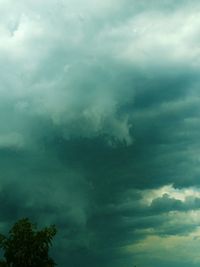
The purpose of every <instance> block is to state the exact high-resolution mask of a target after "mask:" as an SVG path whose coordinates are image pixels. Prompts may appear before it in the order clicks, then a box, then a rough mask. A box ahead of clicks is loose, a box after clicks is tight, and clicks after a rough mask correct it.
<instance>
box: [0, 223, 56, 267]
mask: <svg viewBox="0 0 200 267" xmlns="http://www.w3.org/2000/svg"><path fill="white" fill-rule="evenodd" d="M55 234H56V228H55V226H54V225H52V226H49V227H45V228H44V229H42V230H37V226H36V225H35V224H32V223H31V222H30V221H29V219H28V218H25V219H21V220H19V221H18V222H16V223H15V224H14V226H13V227H12V228H11V230H10V231H9V234H8V237H6V236H4V235H2V234H0V248H1V249H3V251H4V258H5V261H0V267H6V266H7V267H53V266H55V262H54V261H53V259H52V258H50V257H49V248H50V246H51V245H52V238H53V237H54V236H55Z"/></svg>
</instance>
